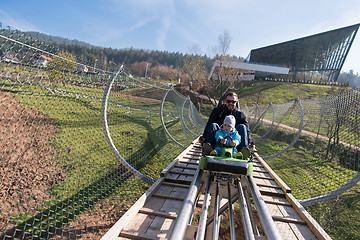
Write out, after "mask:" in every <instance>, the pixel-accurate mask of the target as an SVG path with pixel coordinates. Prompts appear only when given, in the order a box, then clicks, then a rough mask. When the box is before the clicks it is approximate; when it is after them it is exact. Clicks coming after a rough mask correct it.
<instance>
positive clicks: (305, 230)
mask: <svg viewBox="0 0 360 240" xmlns="http://www.w3.org/2000/svg"><path fill="white" fill-rule="evenodd" d="M289 226H290V228H291V230H292V231H293V233H294V234H295V236H296V237H297V239H299V240H315V239H316V240H317V239H318V238H317V237H316V236H315V234H314V233H313V232H312V231H311V230H310V228H309V227H308V226H307V225H302V224H294V223H289Z"/></svg>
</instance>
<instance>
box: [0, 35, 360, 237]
mask: <svg viewBox="0 0 360 240" xmlns="http://www.w3.org/2000/svg"><path fill="white" fill-rule="evenodd" d="M0 57H1V61H0V69H1V72H0V90H1V91H0V110H1V113H0V149H1V152H0V171H1V173H0V178H1V182H0V189H1V192H0V206H1V207H0V233H1V239H12V238H18V239H28V238H44V239H48V238H65V239H69V238H71V239H83V238H89V239H99V238H100V237H101V236H102V235H103V234H104V233H105V232H106V230H107V229H109V228H110V227H111V226H112V224H113V223H114V222H116V220H117V219H118V218H119V217H120V216H121V215H123V214H124V212H125V211H126V210H127V209H128V208H129V207H130V206H131V205H132V204H133V203H134V202H135V201H136V199H138V197H139V196H140V195H141V194H142V193H143V192H144V191H145V190H146V189H147V188H148V186H149V185H148V184H146V183H145V182H144V181H142V180H141V178H138V177H137V176H138V175H136V174H134V172H133V171H131V169H130V170H129V167H128V166H127V165H126V164H129V165H130V166H131V167H132V168H134V169H135V170H136V171H139V173H141V174H144V175H145V176H146V177H148V178H149V179H157V178H158V177H159V174H160V171H161V170H162V169H164V168H165V167H166V166H167V165H168V164H169V163H170V162H171V161H172V160H173V159H174V158H175V157H176V156H177V155H178V154H179V153H180V152H181V151H182V149H183V147H184V146H185V147H187V146H188V145H189V144H190V142H191V141H192V140H193V139H194V138H196V137H197V136H198V135H199V134H201V132H202V130H203V127H204V120H203V119H202V118H201V116H200V115H199V114H198V109H197V106H196V105H194V104H193V103H192V102H191V101H190V99H189V98H188V97H185V96H183V95H181V94H179V93H178V92H177V91H175V90H174V88H172V87H171V86H169V85H168V84H164V83H162V82H154V81H150V80H147V79H136V78H133V77H131V76H130V75H128V74H126V72H125V71H120V73H119V74H118V75H116V74H115V73H116V72H117V71H118V70H119V66H118V65H116V64H114V63H112V62H110V61H108V60H106V59H105V58H102V57H101V58H99V59H92V60H89V59H82V58H81V56H75V54H70V53H67V52H62V51H61V50H60V49H59V46H58V45H56V44H49V43H44V42H41V41H40V40H39V39H36V38H32V37H28V36H27V35H25V34H23V33H21V32H18V31H16V30H12V29H10V28H3V29H1V31H0ZM109 81H112V86H111V88H110V89H108V90H109V91H108V96H107V98H106V99H107V103H106V111H105V114H106V126H107V128H108V136H109V137H110V139H111V141H112V142H113V144H114V149H115V150H116V151H117V152H118V153H119V155H120V160H121V159H123V160H124V161H125V162H126V164H124V162H122V161H120V160H119V157H117V156H116V154H114V149H111V148H110V147H109V138H107V136H106V133H105V132H104V126H103V125H104V119H103V116H104V112H102V111H103V109H104V106H103V105H102V104H103V103H104V95H105V92H106V90H107V89H106V88H107V86H108V83H109ZM359 102H360V101H359V93H358V92H355V91H349V92H345V93H344V94H342V95H339V96H333V97H329V98H326V99H316V100H306V101H295V102H290V103H287V104H279V105H272V104H269V105H267V106H255V107H246V106H244V107H242V109H243V110H244V111H245V112H246V114H247V116H248V118H249V121H250V127H251V130H252V138H253V139H255V141H256V146H257V149H258V152H259V154H260V155H261V156H263V157H264V158H267V159H268V160H267V161H268V163H269V164H270V165H271V167H272V168H273V169H274V170H275V171H276V172H277V173H278V174H279V175H280V176H281V178H282V179H283V180H284V181H285V182H286V183H287V184H288V185H289V186H290V187H291V188H292V191H293V194H294V196H295V197H296V198H298V199H300V200H306V199H308V198H311V197H317V196H321V195H324V194H329V193H331V192H332V191H334V190H336V189H338V188H339V187H342V186H343V185H344V184H346V183H348V182H349V181H350V180H351V179H354V178H356V176H357V174H358V171H359V146H360V142H359V134H360V130H359V129H360V127H359V116H358V115H359V114H358V113H359ZM299 129H300V130H301V135H299ZM289 146H292V147H291V148H290V147H289ZM112 150H113V151H112ZM359 193H360V191H359V184H357V185H355V186H353V187H351V188H350V190H348V191H346V192H345V193H343V194H342V195H339V196H337V197H335V198H331V199H329V200H326V201H322V202H319V203H318V202H316V203H312V204H310V206H309V207H307V209H308V210H309V211H310V213H311V214H312V215H313V216H314V217H315V218H316V220H317V221H319V223H320V224H321V225H322V226H323V227H324V228H325V230H326V231H327V232H328V233H329V234H330V235H331V236H332V237H333V238H334V239H358V238H359V237H360V235H359V230H358V229H360V226H359V223H360V219H359V215H360V214H359V210H360V203H359Z"/></svg>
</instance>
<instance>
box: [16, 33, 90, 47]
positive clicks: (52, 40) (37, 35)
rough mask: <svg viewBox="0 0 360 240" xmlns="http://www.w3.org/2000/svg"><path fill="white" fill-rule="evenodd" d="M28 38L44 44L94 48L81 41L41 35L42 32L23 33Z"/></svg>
mask: <svg viewBox="0 0 360 240" xmlns="http://www.w3.org/2000/svg"><path fill="white" fill-rule="evenodd" d="M23 33H24V34H25V35H26V36H29V37H33V38H37V39H39V40H41V41H44V42H49V43H56V44H61V43H65V44H67V45H73V44H75V45H78V46H84V47H94V46H93V45H91V44H89V43H86V42H83V41H79V40H76V39H74V40H70V39H67V38H63V37H56V36H51V35H48V34H45V33H40V32H33V31H29V32H23Z"/></svg>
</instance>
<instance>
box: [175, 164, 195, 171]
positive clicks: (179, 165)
mask: <svg viewBox="0 0 360 240" xmlns="http://www.w3.org/2000/svg"><path fill="white" fill-rule="evenodd" d="M175 167H176V168H183V169H192V170H197V168H198V167H197V166H193V165H187V164H183V163H178V164H176V166H175ZM175 167H174V168H175Z"/></svg>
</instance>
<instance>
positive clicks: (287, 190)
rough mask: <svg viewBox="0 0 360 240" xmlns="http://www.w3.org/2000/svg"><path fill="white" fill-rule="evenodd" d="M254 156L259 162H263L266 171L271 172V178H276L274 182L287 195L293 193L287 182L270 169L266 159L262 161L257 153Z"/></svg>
mask: <svg viewBox="0 0 360 240" xmlns="http://www.w3.org/2000/svg"><path fill="white" fill-rule="evenodd" d="M254 156H255V157H256V159H257V160H259V161H260V162H261V164H262V165H263V166H264V168H265V169H266V171H268V172H269V174H270V175H271V177H273V178H274V180H275V181H276V182H277V183H278V184H279V185H280V187H281V188H282V189H283V191H284V192H286V193H291V188H289V187H288V186H287V185H286V184H285V182H284V181H283V180H281V178H280V177H279V176H278V175H277V174H276V173H275V172H274V171H273V170H272V169H271V168H270V167H269V165H268V164H267V163H266V162H265V161H264V159H262V158H261V157H260V156H259V154H257V153H256V152H254Z"/></svg>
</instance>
